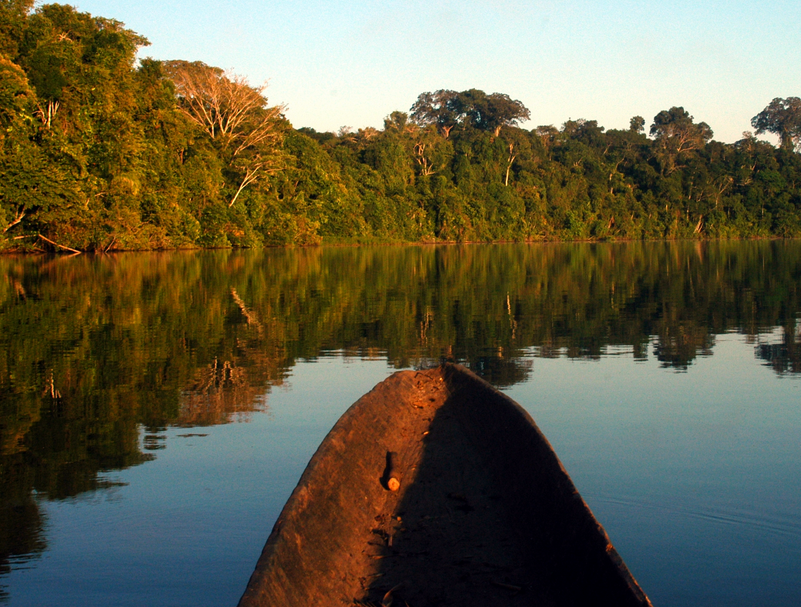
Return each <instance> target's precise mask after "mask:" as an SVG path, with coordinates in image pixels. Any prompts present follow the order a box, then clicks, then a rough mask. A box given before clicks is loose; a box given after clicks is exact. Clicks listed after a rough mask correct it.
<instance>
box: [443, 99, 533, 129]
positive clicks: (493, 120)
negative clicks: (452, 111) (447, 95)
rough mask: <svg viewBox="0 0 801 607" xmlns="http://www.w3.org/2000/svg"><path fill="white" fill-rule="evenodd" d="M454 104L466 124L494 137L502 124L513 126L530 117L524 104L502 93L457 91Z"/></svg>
mask: <svg viewBox="0 0 801 607" xmlns="http://www.w3.org/2000/svg"><path fill="white" fill-rule="evenodd" d="M454 104H455V106H456V110H457V112H458V113H459V115H461V116H463V117H464V118H463V120H464V122H465V123H466V124H469V125H470V126H472V127H474V128H477V129H480V130H482V131H488V132H491V133H492V134H493V135H494V136H495V137H497V136H498V135H499V134H500V132H501V128H503V127H504V126H515V125H517V124H518V123H519V122H521V121H522V120H528V119H529V118H531V112H529V111H528V108H526V106H525V105H523V104H522V103H521V102H520V101H516V100H513V99H511V98H510V97H509V95H506V94H503V93H492V94H491V95H487V94H486V93H484V91H480V90H478V89H470V90H469V91H462V92H461V93H459V94H458V95H457V96H456V99H455V100H454Z"/></svg>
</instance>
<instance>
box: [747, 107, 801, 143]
mask: <svg viewBox="0 0 801 607" xmlns="http://www.w3.org/2000/svg"><path fill="white" fill-rule="evenodd" d="M751 126H753V127H754V128H755V129H756V134H757V135H761V134H763V133H773V134H774V135H778V136H779V139H780V140H781V147H782V149H785V150H793V149H795V148H797V147H798V146H799V145H800V144H801V99H799V98H798V97H788V98H787V99H782V98H781V97H776V98H775V99H774V100H773V101H771V102H770V105H768V106H767V107H766V108H765V109H764V110H762V111H761V112H759V114H757V115H756V116H754V117H753V118H752V119H751Z"/></svg>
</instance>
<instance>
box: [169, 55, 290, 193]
mask: <svg viewBox="0 0 801 607" xmlns="http://www.w3.org/2000/svg"><path fill="white" fill-rule="evenodd" d="M165 71H166V72H167V74H168V75H169V76H170V77H171V78H172V80H173V82H174V83H175V92H176V94H177V95H178V99H179V102H180V103H179V107H180V109H181V110H182V111H183V112H184V113H185V114H186V115H187V116H188V117H189V119H190V120H192V121H193V122H194V123H195V124H197V125H198V126H199V127H200V128H201V129H203V130H204V131H205V132H206V134H208V136H209V137H210V138H211V139H212V141H214V143H215V145H216V146H217V147H218V148H219V149H220V150H221V151H222V152H223V153H224V155H226V156H227V159H226V160H227V162H228V164H229V166H231V167H232V168H236V169H238V171H237V172H239V174H240V178H241V180H240V182H239V187H238V188H237V190H236V193H235V194H234V196H233V198H232V199H231V201H230V203H229V204H228V206H233V204H234V203H235V202H236V200H237V198H238V197H239V195H240V194H241V193H242V190H244V189H245V188H246V187H247V186H248V185H250V184H251V183H253V182H255V181H256V180H258V179H259V177H261V175H262V174H263V173H266V172H271V171H274V170H277V166H276V162H275V160H276V157H275V154H274V152H275V150H277V148H278V147H279V146H280V144H281V141H282V137H283V127H282V125H281V120H280V117H281V112H282V110H283V107H282V106H274V107H268V106H267V98H266V97H265V96H264V90H265V89H266V88H267V86H266V85H262V86H260V87H252V86H250V85H249V84H248V81H247V79H246V78H244V77H242V76H237V75H236V74H231V73H226V72H224V71H223V70H221V69H220V68H217V67H211V66H208V65H206V64H205V63H202V62H200V61H196V62H193V63H189V62H187V61H169V62H166V63H165ZM242 173H244V175H242Z"/></svg>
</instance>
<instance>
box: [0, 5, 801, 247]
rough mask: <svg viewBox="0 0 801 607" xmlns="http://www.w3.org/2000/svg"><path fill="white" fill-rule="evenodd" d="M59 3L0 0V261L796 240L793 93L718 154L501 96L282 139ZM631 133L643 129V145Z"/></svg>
mask: <svg viewBox="0 0 801 607" xmlns="http://www.w3.org/2000/svg"><path fill="white" fill-rule="evenodd" d="M145 45H147V40H146V39H145V38H143V37H141V36H139V35H138V34H135V33H134V32H132V31H130V30H128V29H126V28H125V27H124V26H123V24H121V23H119V22H117V21H114V20H112V19H106V18H102V17H94V16H92V15H89V14H87V13H80V12H78V11H76V10H75V9H74V8H72V7H70V6H65V5H58V4H48V5H42V6H38V7H37V8H34V0H0V250H2V249H5V250H40V249H43V248H47V249H54V250H62V251H64V250H74V251H91V250H93V251H108V250H115V249H155V248H174V247H229V246H245V247H247V246H260V245H282V244H317V243H322V242H329V243H337V242H445V241H461V242H464V241H498V240H516V241H529V240H533V241H537V240H582V239H591V240H611V239H641V238H655V239H673V238H743V237H770V236H778V237H794V236H799V235H801V156H800V155H799V154H798V151H799V145H801V100H799V99H798V98H796V97H788V98H786V99H781V98H777V99H774V100H773V101H772V102H771V103H770V104H769V105H768V106H767V107H766V108H765V109H764V110H763V111H762V112H760V113H759V114H757V115H756V116H755V117H754V119H753V120H752V127H753V129H754V132H755V134H756V135H760V134H762V133H766V132H767V133H773V134H775V135H777V136H778V137H779V140H780V145H779V146H778V147H774V146H773V145H771V144H769V143H767V142H765V141H761V140H758V139H756V138H755V136H754V135H753V134H751V133H744V135H743V138H742V139H741V140H740V141H738V142H736V143H734V144H724V143H720V142H717V141H714V140H713V139H712V135H713V133H712V129H711V128H710V127H709V125H707V124H706V123H704V122H696V121H695V119H694V118H693V117H692V116H691V115H690V114H689V112H687V111H686V110H685V109H684V108H682V107H672V108H670V109H668V110H664V111H662V112H659V114H657V115H656V116H655V117H654V118H653V122H652V123H651V124H650V126H649V127H647V126H646V120H645V119H644V118H642V117H640V116H635V117H634V118H632V119H631V125H630V128H629V129H625V130H617V129H612V130H608V131H607V130H605V129H604V128H603V127H601V126H599V125H598V123H597V122H596V121H594V120H583V119H582V120H568V121H567V122H565V123H564V124H563V125H562V126H561V128H557V127H555V126H540V127H537V128H535V129H532V130H527V129H523V128H520V126H519V125H520V123H522V122H524V121H527V120H529V119H530V118H531V117H530V112H529V110H528V109H527V108H526V107H525V106H524V105H523V103H521V102H520V101H517V100H513V99H511V98H510V97H509V96H508V95H505V94H500V93H493V94H486V93H485V92H483V91H480V90H476V89H471V90H467V91H451V90H439V91H435V92H425V93H422V94H421V95H420V96H419V97H418V99H417V100H416V101H415V103H414V104H413V105H412V107H411V108H410V110H409V112H408V113H405V112H400V111H394V112H392V113H391V114H390V115H389V116H388V117H387V118H386V119H385V121H384V126H383V129H374V128H369V127H368V128H363V129H359V130H357V131H353V130H350V129H348V128H343V129H341V130H340V131H339V132H338V133H319V132H316V131H314V130H313V129H309V128H301V129H295V128H293V127H292V126H291V125H290V124H289V122H288V121H287V120H286V118H285V117H284V115H283V108H282V107H281V106H270V105H268V102H267V99H266V98H265V96H264V92H265V89H264V87H260V86H252V85H251V84H249V83H248V82H247V80H245V79H244V78H242V77H240V76H237V75H235V74H232V73H228V72H225V71H223V70H221V69H219V68H216V67H212V66H208V65H205V64H203V63H200V62H187V61H155V60H152V59H143V60H141V61H137V59H136V53H137V51H138V49H139V48H141V47H142V46H145ZM646 128H648V134H646Z"/></svg>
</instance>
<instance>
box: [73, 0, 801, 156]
mask: <svg viewBox="0 0 801 607" xmlns="http://www.w3.org/2000/svg"><path fill="white" fill-rule="evenodd" d="M72 4H73V5H74V6H76V8H78V9H79V10H81V11H85V12H89V13H91V14H93V15H97V16H102V17H108V18H113V19H117V20H119V21H122V22H123V23H125V25H126V26H127V27H128V28H129V29H132V30H134V31H135V32H137V33H139V34H141V35H143V36H145V37H146V38H147V39H148V40H150V43H151V45H150V46H149V47H147V48H144V49H143V50H142V51H141V52H140V55H141V56H150V57H153V58H155V59H186V60H190V61H198V60H199V61H204V62H205V63H208V64H210V65H214V66H217V67H221V68H224V69H231V70H232V71H234V72H236V73H237V74H241V75H244V76H246V77H247V78H248V79H249V81H250V82H251V84H261V83H262V82H264V81H268V82H269V87H268V89H267V96H268V98H269V101H270V103H271V104H284V105H286V106H287V110H286V116H287V117H288V118H289V120H290V121H291V123H292V124H293V126H295V127H296V128H300V127H304V126H308V127H312V128H314V129H317V130H318V131H336V130H338V129H339V128H340V127H342V126H349V127H352V128H354V129H358V128H361V127H367V126H373V127H377V128H380V127H381V126H382V125H383V119H384V117H385V116H387V115H388V114H390V113H391V112H392V111H395V110H400V111H408V110H409V108H410V106H411V105H412V104H413V103H414V101H415V100H416V99H417V96H418V95H419V94H420V93H422V92H424V91H434V90H437V89H454V90H460V91H461V90H465V89H469V88H477V89H481V90H483V91H485V92H487V93H493V92H497V93H506V94H508V95H509V96H510V97H511V98H513V99H518V100H520V101H522V102H523V104H524V105H525V106H526V107H528V108H529V110H531V121H530V122H528V123H526V124H524V125H523V126H524V127H526V128H534V127H535V126H538V125H542V124H553V125H555V126H557V127H561V125H562V124H563V123H564V122H565V121H566V120H568V119H574V120H575V119H578V118H585V119H587V120H597V121H598V123H599V124H600V125H601V126H603V127H605V128H607V129H613V128H628V125H629V119H630V118H631V117H632V116H636V115H640V116H643V117H644V118H645V120H646V128H647V127H648V126H650V124H651V122H652V121H653V117H654V116H655V115H656V114H657V113H658V112H659V111H661V110H664V109H669V108H670V107H671V106H674V105H679V106H683V107H684V108H685V109H686V110H687V111H688V112H689V113H690V114H691V115H692V116H694V117H695V120H696V121H697V122H700V121H704V122H706V123H708V124H709V125H710V126H711V127H712V129H713V131H714V133H715V137H714V138H715V139H717V140H719V141H725V142H734V141H736V140H737V139H740V137H741V134H742V132H743V131H745V130H752V129H751V124H750V123H751V118H752V117H753V116H754V115H756V114H757V113H758V112H760V111H761V110H762V109H764V107H765V106H766V105H768V103H770V101H771V100H772V99H773V98H774V97H790V96H801V37H799V31H801V0H779V1H771V0H760V1H755V0H715V1H708V0H691V1H687V0H673V1H666V0H659V1H656V0H636V1H635V0H622V1H612V0H603V1H601V0H599V1H589V0H583V1H582V0H561V1H558V0H544V1H536V0H534V1H532V0H529V1H525V0H458V1H457V0H442V1H433V0H432V1H428V2H425V1H422V0H349V1H348V0H344V1H339V2H333V1H330V0H270V1H267V0H228V1H222V2H220V1H219V0H217V1H214V2H212V1H210V0H75V1H74V2H72Z"/></svg>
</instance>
